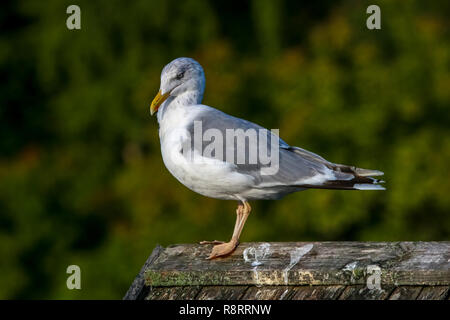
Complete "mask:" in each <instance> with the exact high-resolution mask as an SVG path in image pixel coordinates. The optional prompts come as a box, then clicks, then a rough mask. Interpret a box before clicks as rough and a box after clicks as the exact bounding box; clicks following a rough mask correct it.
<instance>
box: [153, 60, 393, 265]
mask: <svg viewBox="0 0 450 320" xmlns="http://www.w3.org/2000/svg"><path fill="white" fill-rule="evenodd" d="M204 91H205V74H204V71H203V68H202V66H201V65H200V64H199V63H198V62H197V61H195V60H194V59H191V58H185V57H181V58H177V59H175V60H173V61H172V62H170V63H169V64H167V65H166V66H165V67H164V68H163V70H162V72H161V83H160V89H159V92H158V94H157V95H156V97H155V98H154V99H153V101H152V103H151V105H150V114H151V115H154V114H155V113H157V120H158V123H159V138H160V143H161V154H162V158H163V161H164V164H165V166H166V168H167V169H168V170H169V171H170V173H171V174H172V175H173V176H174V177H175V178H176V179H177V180H178V181H180V182H181V183H182V184H183V185H185V186H186V187H188V188H189V189H191V190H192V191H194V192H197V193H199V194H201V195H203V196H206V197H210V198H215V199H221V200H236V201H238V207H237V209H236V223H235V226H234V231H233V235H232V237H231V240H230V241H228V242H224V241H217V240H214V241H201V242H200V244H213V245H214V246H213V247H212V250H211V253H210V255H209V257H208V259H214V258H218V257H224V256H227V255H229V254H231V253H232V252H233V251H234V250H235V249H236V247H237V246H238V245H239V238H240V235H241V233H242V229H243V227H244V224H245V222H246V220H247V217H248V216H249V214H250V211H251V207H250V204H249V201H253V200H265V199H280V198H282V197H283V196H285V195H287V194H290V193H293V192H297V191H302V190H306V189H311V188H314V189H344V190H385V188H384V187H383V186H381V185H380V183H383V182H384V181H382V180H378V179H375V178H373V177H375V176H381V175H383V174H384V173H383V172H381V171H378V170H370V169H362V168H357V167H355V166H348V165H342V164H336V163H333V162H329V161H327V160H325V159H324V158H323V157H321V156H319V155H317V154H315V153H312V152H310V151H307V150H305V149H302V148H300V147H295V146H291V145H289V144H287V143H286V142H285V141H283V140H282V139H281V138H280V137H279V136H278V135H277V133H276V132H275V131H274V130H268V129H266V128H264V127H261V126H259V125H257V124H255V123H252V122H250V121H247V120H244V119H240V118H237V117H233V116H231V115H228V114H226V113H224V112H222V111H220V110H218V109H215V108H212V107H209V106H207V105H203V104H201V102H202V99H203V93H204ZM200 129H201V130H200ZM199 130H200V131H199ZM249 132H250V133H255V134H250V133H249ZM255 136H256V137H257V139H258V141H256V140H254V138H255ZM213 138H214V139H213ZM250 138H252V139H253V140H251V139H250ZM221 139H223V140H224V141H221ZM225 140H226V141H225ZM239 141H240V142H241V144H240V145H239ZM247 141H248V143H243V142H247ZM213 147H214V148H213ZM263 149H264V150H263ZM269 149H270V157H268V154H269V152H268V151H269ZM264 152H266V154H265V157H263V156H262V155H263V154H264ZM252 154H253V155H252ZM255 154H256V157H255V156H254V155H255ZM225 155H226V157H225ZM236 158H237V160H240V161H237V160H236ZM268 158H269V159H270V160H274V161H272V162H274V163H275V162H276V163H275V164H273V163H269V162H268V161H267V159H268ZM250 160H251V161H250Z"/></svg>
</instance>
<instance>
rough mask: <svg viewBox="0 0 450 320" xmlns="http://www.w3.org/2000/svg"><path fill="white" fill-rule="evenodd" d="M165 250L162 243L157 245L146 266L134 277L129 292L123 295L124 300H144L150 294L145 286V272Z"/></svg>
mask: <svg viewBox="0 0 450 320" xmlns="http://www.w3.org/2000/svg"><path fill="white" fill-rule="evenodd" d="M163 250H164V248H163V247H161V246H160V245H156V248H155V249H154V250H153V252H152V253H151V254H150V257H148V259H147V261H145V263H144V266H143V267H142V268H141V270H140V271H139V273H138V275H137V276H136V278H135V279H134V281H133V283H132V284H131V286H130V288H129V289H128V291H127V293H126V294H125V296H124V297H123V300H142V299H144V298H145V296H146V295H147V294H148V287H145V280H144V272H145V271H146V270H147V269H148V268H149V267H150V265H151V264H152V263H153V262H154V261H155V260H156V258H158V256H159V254H160V253H161V252H162V251H163Z"/></svg>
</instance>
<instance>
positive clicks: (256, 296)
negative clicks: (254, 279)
mask: <svg viewBox="0 0 450 320" xmlns="http://www.w3.org/2000/svg"><path fill="white" fill-rule="evenodd" d="M293 290H294V287H290V286H266V287H255V286H252V287H249V288H248V290H247V292H245V294H244V296H243V297H242V300H290V299H289V296H290V295H291V294H292V292H293Z"/></svg>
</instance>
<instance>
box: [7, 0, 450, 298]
mask: <svg viewBox="0 0 450 320" xmlns="http://www.w3.org/2000/svg"><path fill="white" fill-rule="evenodd" d="M71 4H77V5H79V6H80V8H81V30H73V31H72V30H68V29H67V27H66V19H67V17H68V14H66V8H67V6H69V5H71ZM370 4H378V5H379V6H380V8H381V27H382V29H381V30H368V29H367V28H366V19H367V17H368V14H366V8H367V6H368V5H370ZM449 9H450V2H448V1H419V0H417V1H377V2H376V3H372V2H366V1H320V2H319V1H308V2H306V1H305V2H304V3H301V2H300V1H269V0H256V1H241V2H235V3H232V2H231V1H206V0H205V1H194V0H185V1H76V2H74V1H45V2H42V1H10V2H2V7H1V10H0V32H1V34H0V79H1V81H2V84H1V86H0V108H1V109H0V121H1V126H0V298H2V299H5V298H9V299H11V298H58V299H59V298H68V299H71V298H82V299H89V298H106V299H109V298H117V299H119V298H121V297H122V296H123V295H124V293H125V292H126V290H127V288H128V286H129V285H130V284H131V282H132V280H133V278H134V276H135V274H136V273H137V272H138V270H139V269H140V267H141V266H142V265H143V263H144V261H145V260H146V258H147V257H148V255H149V254H150V252H151V251H152V249H153V248H154V247H155V245H156V244H157V243H159V244H162V245H169V244H173V243H185V242H196V241H200V240H212V239H222V240H228V239H229V237H230V236H231V233H232V229H233V225H234V220H235V211H234V210H235V206H236V203H235V202H227V201H220V200H214V199H208V198H205V197H202V196H200V195H197V194H195V193H193V192H192V191H190V190H188V189H187V188H185V187H184V186H182V185H181V184H180V183H178V182H177V181H176V179H175V178H173V177H172V176H171V175H170V173H169V172H168V171H167V170H166V169H165V167H164V164H163V162H162V160H161V155H160V149H159V148H160V146H159V138H158V132H157V130H158V127H157V122H156V119H155V118H151V117H150V116H149V104H150V102H151V100H152V98H153V97H154V95H155V94H156V93H157V91H158V89H159V77H160V72H161V70H162V68H163V66H164V65H165V64H167V63H168V62H170V61H171V60H172V59H174V58H177V57H180V56H188V57H192V58H195V59H196V60H197V61H199V62H200V63H201V64H202V65H203V67H204V69H205V73H206V92H205V97H204V100H203V101H204V103H205V104H207V105H210V106H213V107H216V108H219V109H221V110H223V111H225V112H227V113H229V114H232V115H235V116H238V117H243V118H246V119H248V120H251V121H253V122H256V123H259V124H261V125H263V126H265V127H267V128H280V135H281V136H282V137H283V139H284V140H285V141H287V142H288V143H290V144H292V145H298V146H301V147H303V148H306V149H309V150H311V151H313V152H316V153H319V154H321V155H323V156H324V157H325V158H327V159H329V160H330V161H333V162H337V163H345V164H352V165H357V166H360V167H363V168H373V169H380V170H382V171H384V172H385V180H386V181H387V183H386V187H387V191H384V192H374V191H370V192H356V191H329V190H310V191H306V192H302V193H297V194H294V195H290V196H288V197H286V198H285V199H283V200H282V201H266V202H263V201H260V202H254V203H252V206H253V212H252V214H251V216H250V218H249V220H248V222H247V224H246V227H245V229H244V232H243V235H242V238H241V241H309V240H314V241H320V240H330V241H334V240H349V241H350V240H351V241H356V240H362V241H395V240H424V241H425V240H426V241H429V240H449V235H450V217H449V214H448V213H449V209H450V197H449V191H450V179H449V178H450V174H449V162H450V134H449V125H450V119H449V114H450V113H449V109H448V108H449V106H450V103H449V102H450V73H449V70H450V50H449V49H450V43H449V30H450V29H449V21H450V20H449V17H450V10H449ZM71 264H76V265H79V266H80V267H81V272H82V274H81V275H82V281H81V283H82V289H81V290H74V291H70V290H68V289H67V288H66V278H67V276H68V275H67V274H66V273H65V271H66V268H67V266H68V265H71Z"/></svg>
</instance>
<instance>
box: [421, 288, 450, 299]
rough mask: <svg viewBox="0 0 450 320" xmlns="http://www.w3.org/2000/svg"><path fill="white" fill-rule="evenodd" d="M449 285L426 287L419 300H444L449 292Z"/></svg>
mask: <svg viewBox="0 0 450 320" xmlns="http://www.w3.org/2000/svg"><path fill="white" fill-rule="evenodd" d="M449 288H450V287H448V286H431V287H424V288H423V290H422V291H421V292H420V294H419V296H418V297H417V300H444V299H446V298H447V295H448V293H449Z"/></svg>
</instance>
